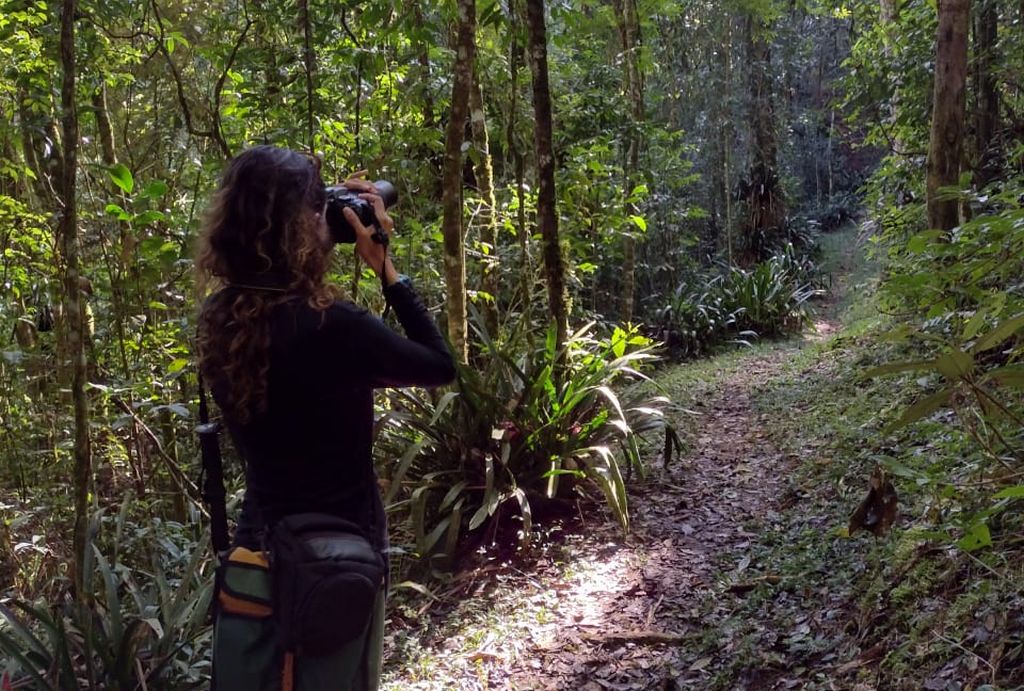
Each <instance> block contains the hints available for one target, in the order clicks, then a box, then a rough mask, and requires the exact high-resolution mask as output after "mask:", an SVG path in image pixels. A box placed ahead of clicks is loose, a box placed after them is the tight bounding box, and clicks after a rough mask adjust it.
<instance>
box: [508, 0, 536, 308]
mask: <svg viewBox="0 0 1024 691" xmlns="http://www.w3.org/2000/svg"><path fill="white" fill-rule="evenodd" d="M521 14H522V10H521V8H520V3H519V1H518V0H510V2H509V15H510V16H509V33H510V34H511V36H512V39H511V41H509V60H508V64H509V68H508V69H509V82H510V83H511V84H512V88H511V90H510V91H511V92H512V93H511V95H510V98H509V115H508V129H507V130H506V131H505V139H506V146H507V147H508V152H509V154H510V155H511V156H512V165H513V168H514V169H515V180H516V200H517V202H518V203H517V204H516V237H517V238H518V240H519V256H520V262H521V265H520V267H519V293H520V296H521V300H522V305H523V307H522V314H521V318H522V319H524V320H527V321H529V319H530V304H531V299H530V298H531V292H532V288H533V262H532V261H531V259H530V233H529V231H528V230H527V229H526V164H525V162H524V160H523V152H522V151H521V150H520V146H519V142H518V141H517V139H516V123H517V122H518V117H517V116H518V113H519V67H520V65H521V64H522V59H523V46H522V44H521V43H520V42H519V22H520V17H521Z"/></svg>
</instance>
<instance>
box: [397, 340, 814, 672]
mask: <svg viewBox="0 0 1024 691" xmlns="http://www.w3.org/2000/svg"><path fill="white" fill-rule="evenodd" d="M822 328H825V327H822ZM798 348H799V344H795V343H793V344H787V345H783V346H780V347H777V348H775V349H774V350H768V351H764V350H756V351H753V352H750V353H747V354H743V355H740V356H738V357H734V358H732V362H731V363H730V364H729V365H728V366H726V367H724V368H723V369H721V370H719V371H718V372H717V373H714V374H713V376H714V377H715V378H716V379H717V381H714V382H712V383H710V384H706V386H707V391H706V396H705V395H703V394H702V395H700V396H695V397H694V400H698V401H699V402H698V403H693V404H691V409H690V410H688V411H679V413H678V415H679V416H681V417H683V418H685V421H686V422H685V424H684V426H689V427H690V430H691V431H690V433H689V434H688V435H687V436H688V440H689V443H690V445H691V448H690V449H689V450H688V452H687V453H686V454H684V457H683V458H682V459H677V460H675V461H674V462H673V463H672V464H671V466H670V467H669V468H668V469H661V468H653V469H652V470H651V471H650V473H649V475H648V476H647V478H646V479H644V480H643V481H639V482H637V481H634V483H633V484H632V486H631V491H630V495H631V501H632V504H631V506H632V511H633V526H634V530H633V533H632V534H631V535H630V536H629V537H627V538H625V539H623V538H622V537H621V536H620V535H619V534H618V533H616V532H614V530H613V529H612V528H611V527H607V528H606V527H601V528H600V529H598V530H596V531H594V532H590V533H588V534H586V535H571V536H569V537H567V538H566V541H565V543H564V545H563V548H562V549H561V550H560V551H553V552H552V555H551V557H550V558H545V557H542V558H541V559H540V560H539V561H538V563H537V565H536V567H535V568H533V569H531V570H530V573H529V574H527V573H524V572H522V571H518V570H517V569H516V568H515V567H514V566H512V565H511V564H508V563H499V564H494V565H493V566H491V567H488V568H486V569H484V571H486V573H481V572H479V571H477V572H471V573H468V574H463V576H462V577H461V579H462V582H456V583H455V584H454V586H453V591H452V592H453V593H455V592H456V591H457V598H458V599H459V600H461V602H462V603H463V604H461V605H459V606H457V607H456V608H455V610H453V611H452V612H450V613H448V614H447V616H445V617H444V620H443V622H442V623H441V624H440V626H438V627H437V628H433V627H431V628H430V631H429V632H428V631H426V630H421V631H420V633H419V634H418V635H419V638H417V639H416V640H417V642H416V645H415V646H414V648H415V649H410V640H411V639H409V638H404V639H403V638H402V636H398V638H397V639H396V640H393V641H392V650H391V654H390V655H389V661H388V663H387V666H388V668H390V669H394V667H395V665H396V664H401V663H402V662H404V663H405V665H404V667H405V668H404V670H402V671H401V672H398V673H397V674H389V675H388V677H389V678H390V679H392V680H393V681H392V682H391V683H390V684H389V685H387V686H386V688H388V689H565V690H569V689H572V690H576V689H583V690H585V691H600V690H601V689H616V690H626V689H645V690H646V689H677V688H706V687H707V685H708V684H709V683H710V682H711V680H712V677H713V676H714V675H715V674H717V673H718V672H719V671H720V668H721V665H722V660H721V659H720V657H719V656H718V655H707V653H706V650H707V643H708V642H709V641H708V640H707V637H708V636H715V635H716V634H717V632H718V630H719V629H718V627H720V625H721V624H722V622H723V621H724V620H725V618H726V616H727V615H726V613H725V610H727V609H728V606H727V605H728V602H727V600H728V599H729V598H736V597H742V596H743V594H744V593H745V592H747V591H749V590H751V589H753V588H754V587H755V586H756V585H757V584H758V583H759V582H760V581H761V580H764V578H765V575H764V574H758V573H756V572H755V571H756V569H755V568H752V567H751V558H750V556H749V555H748V550H749V548H750V547H751V545H752V544H754V543H756V542H757V541H758V540H759V539H760V538H762V537H763V536H764V534H765V533H766V532H771V531H775V530H778V531H780V532H781V527H780V526H778V525H775V524H776V523H777V522H778V520H779V518H778V515H777V513H776V508H777V507H778V506H779V504H780V501H784V499H785V498H784V497H783V493H784V492H783V488H784V481H783V480H782V478H784V477H785V476H786V468H787V464H788V463H790V461H789V460H788V459H786V458H784V457H783V456H782V454H781V453H780V452H779V451H778V450H777V449H776V448H775V446H774V445H773V444H772V443H771V442H770V440H769V436H768V434H767V433H766V431H765V429H764V428H763V426H762V421H761V419H760V418H759V414H758V413H757V412H756V410H755V408H754V405H753V403H752V396H753V393H754V391H755V390H756V389H757V388H758V387H761V386H764V385H766V384H767V383H768V382H769V381H770V380H771V379H772V378H773V377H776V376H778V372H779V370H780V367H781V365H782V364H783V363H785V362H786V361H787V360H788V359H789V358H790V357H792V355H793V354H794V353H795V352H796V351H797V349H798ZM691 393H692V392H691ZM768 577H769V578H770V576H768ZM723 643H724V641H723ZM396 647H398V648H401V650H396V649H395V648H396ZM701 650H703V651H705V652H704V653H701V654H698V653H697V652H695V651H701ZM722 652H723V653H724V652H727V651H725V650H722ZM757 676H758V673H757V672H756V671H753V672H750V673H749V674H748V679H747V682H748V683H750V684H751V685H753V686H758V685H759V680H758V679H757Z"/></svg>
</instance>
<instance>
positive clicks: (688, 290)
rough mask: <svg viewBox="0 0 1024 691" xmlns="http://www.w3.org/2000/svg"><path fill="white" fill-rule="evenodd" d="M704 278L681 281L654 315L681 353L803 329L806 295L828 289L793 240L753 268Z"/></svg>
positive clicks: (671, 344) (665, 336)
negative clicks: (821, 285)
mask: <svg viewBox="0 0 1024 691" xmlns="http://www.w3.org/2000/svg"><path fill="white" fill-rule="evenodd" d="M700 283H701V284H702V285H700V287H696V286H695V284H694V283H692V282H689V283H682V284H680V286H679V287H678V288H677V289H676V291H675V293H674V294H673V295H672V296H671V297H670V298H669V301H668V303H667V304H665V305H664V306H663V307H662V308H661V309H660V310H658V311H657V312H656V313H655V317H654V321H655V324H657V329H658V336H659V337H660V338H661V339H662V340H663V341H664V342H665V343H666V344H667V345H668V346H669V347H670V348H671V349H672V350H673V351H674V352H675V353H677V354H680V355H682V356H683V357H692V356H698V355H702V354H704V353H706V352H707V351H708V350H710V349H711V348H713V347H714V346H716V345H719V344H721V343H725V342H729V341H737V342H745V341H744V340H743V339H747V338H751V337H754V338H756V337H758V336H761V337H774V336H779V335H781V334H783V333H786V332H789V331H796V330H799V329H800V328H801V327H803V325H804V324H805V323H806V322H807V319H808V316H809V313H808V309H807V302H808V300H810V299H811V298H813V297H814V296H816V295H821V294H822V293H823V292H824V291H823V290H821V289H820V288H818V287H817V286H816V285H815V269H814V265H813V263H812V262H811V261H810V260H809V259H807V258H805V257H800V256H798V255H797V253H796V252H795V250H794V249H793V247H792V245H787V246H786V247H785V249H784V250H783V251H782V252H780V253H779V254H776V255H775V256H773V257H772V258H771V259H769V260H768V261H765V262H762V263H760V264H758V265H757V266H755V267H754V268H752V269H750V270H744V269H739V268H730V269H729V270H728V272H727V273H725V274H723V275H718V276H713V277H711V278H705V279H701V280H700Z"/></svg>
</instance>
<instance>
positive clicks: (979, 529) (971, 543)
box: [956, 523, 992, 552]
mask: <svg viewBox="0 0 1024 691" xmlns="http://www.w3.org/2000/svg"><path fill="white" fill-rule="evenodd" d="M991 544H992V535H991V533H989V530H988V526H987V525H985V524H984V523H975V524H974V525H972V526H971V527H970V529H969V530H968V531H967V534H966V535H964V536H963V537H962V538H960V539H959V540H957V542H956V546H957V547H959V548H960V549H962V550H964V551H965V552H973V551H974V550H976V549H981V548H982V547H988V546H990V545H991Z"/></svg>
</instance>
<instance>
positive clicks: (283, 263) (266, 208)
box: [195, 146, 338, 423]
mask: <svg viewBox="0 0 1024 691" xmlns="http://www.w3.org/2000/svg"><path fill="white" fill-rule="evenodd" d="M324 202H325V192H324V184H323V181H322V180H321V178H320V166H319V161H318V160H317V159H315V158H313V157H311V156H306V155H304V154H300V153H297V152H295V151H291V150H289V149H283V148H279V147H275V146H255V147H252V148H250V149H247V150H245V151H243V152H242V153H240V154H239V155H238V156H236V157H235V158H233V159H232V160H231V163H230V164H229V165H228V168H227V170H226V171H225V172H224V176H223V178H222V179H221V182H220V187H219V188H218V189H217V192H216V194H215V195H214V197H213V199H212V200H211V201H210V204H209V206H208V207H207V209H206V214H205V217H204V220H203V226H202V231H201V234H200V239H199V248H198V253H197V256H196V262H195V268H196V272H197V278H196V285H197V287H198V290H199V295H200V297H201V298H202V297H204V296H206V295H208V294H210V293H213V294H212V295H210V297H209V298H207V299H206V300H205V302H204V303H203V306H202V310H201V312H200V315H199V335H198V348H199V367H200V371H201V372H202V374H203V377H204V378H205V379H206V380H207V381H209V382H211V383H213V384H214V389H215V390H216V391H217V392H218V393H219V394H220V395H219V396H218V400H219V402H220V403H221V408H222V411H223V413H224V414H225V416H227V417H229V418H231V419H233V420H236V421H238V422H240V423H246V422H249V421H251V420H252V418H253V416H254V415H257V414H260V413H263V412H265V411H266V407H267V372H268V370H269V369H270V359H269V349H270V321H269V319H268V317H269V316H270V314H271V312H272V311H273V309H274V308H275V307H277V306H278V305H280V304H281V303H283V302H286V301H288V300H292V299H294V298H296V297H300V298H301V297H305V298H306V300H307V302H308V304H309V305H310V306H311V307H313V308H314V309H317V310H320V311H323V310H325V309H326V308H327V307H328V306H330V305H331V304H332V303H333V302H334V301H335V299H337V297H338V295H337V292H336V290H335V289H334V288H333V286H329V285H327V284H325V283H324V275H325V274H326V273H327V269H328V268H329V266H330V257H331V247H332V245H331V243H330V241H329V240H328V239H327V234H326V229H325V228H324V224H325V221H324V216H323V209H324Z"/></svg>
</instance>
